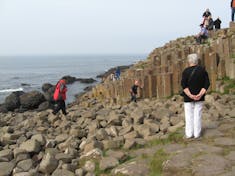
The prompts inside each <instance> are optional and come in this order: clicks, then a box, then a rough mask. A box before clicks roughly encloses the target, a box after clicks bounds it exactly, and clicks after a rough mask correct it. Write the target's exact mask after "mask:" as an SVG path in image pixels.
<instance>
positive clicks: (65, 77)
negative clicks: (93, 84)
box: [61, 75, 77, 84]
mask: <svg viewBox="0 0 235 176" xmlns="http://www.w3.org/2000/svg"><path fill="white" fill-rule="evenodd" d="M61 79H64V80H65V81H66V84H72V83H74V82H75V81H77V78H76V77H73V76H69V75H67V76H63V77H62V78H61Z"/></svg>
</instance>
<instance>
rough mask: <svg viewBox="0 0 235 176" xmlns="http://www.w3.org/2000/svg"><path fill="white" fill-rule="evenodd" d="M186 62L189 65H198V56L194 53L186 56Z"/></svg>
mask: <svg viewBox="0 0 235 176" xmlns="http://www.w3.org/2000/svg"><path fill="white" fill-rule="evenodd" d="M188 62H189V63H190V64H198V55H197V54H196V53H193V54H189V55H188Z"/></svg>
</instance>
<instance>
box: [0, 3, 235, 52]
mask: <svg viewBox="0 0 235 176" xmlns="http://www.w3.org/2000/svg"><path fill="white" fill-rule="evenodd" d="M206 8H209V9H210V11H211V13H212V16H213V18H214V19H215V18H217V17H218V16H220V17H221V20H222V27H228V24H229V20H230V18H231V17H230V14H231V12H230V0H215V1H212V0H178V1H173V0H167V1H166V0H165V1H163V0H0V56H1V55H76V54H127V53H146V54H147V53H149V52H151V51H152V50H153V49H154V48H156V47H159V46H162V45H163V44H164V43H166V42H168V41H169V40H173V39H176V38H178V37H184V36H187V35H192V34H196V33H197V32H198V31H199V24H200V23H201V21H202V13H203V12H204V11H205V9H206Z"/></svg>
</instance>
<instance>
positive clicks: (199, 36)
mask: <svg viewBox="0 0 235 176" xmlns="http://www.w3.org/2000/svg"><path fill="white" fill-rule="evenodd" d="M200 27H201V31H200V32H199V33H198V34H197V35H196V36H195V39H196V42H197V43H198V44H201V43H202V40H203V39H207V38H208V30H207V29H206V27H205V25H203V24H200Z"/></svg>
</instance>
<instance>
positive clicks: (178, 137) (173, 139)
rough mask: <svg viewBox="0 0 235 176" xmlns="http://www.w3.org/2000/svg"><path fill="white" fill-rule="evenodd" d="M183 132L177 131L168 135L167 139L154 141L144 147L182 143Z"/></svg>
mask: <svg viewBox="0 0 235 176" xmlns="http://www.w3.org/2000/svg"><path fill="white" fill-rule="evenodd" d="M183 136H184V135H183V132H182V130H181V129H179V130H177V131H176V132H174V133H170V134H169V136H168V138H165V139H155V140H152V141H150V142H148V143H147V144H146V145H147V146H148V147H152V146H157V145H166V144H170V143H183V142H184V140H183Z"/></svg>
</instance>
